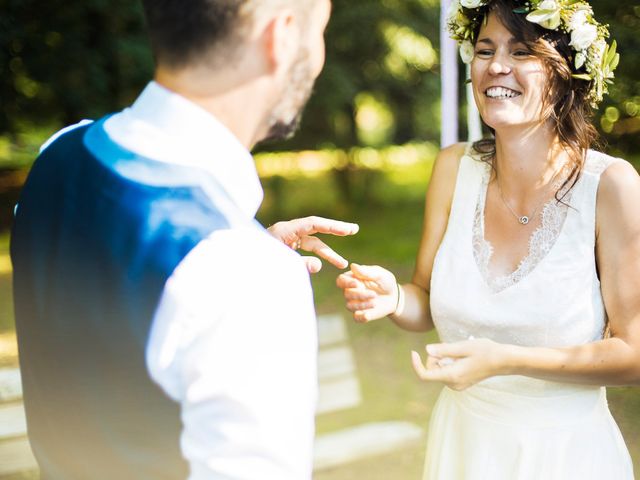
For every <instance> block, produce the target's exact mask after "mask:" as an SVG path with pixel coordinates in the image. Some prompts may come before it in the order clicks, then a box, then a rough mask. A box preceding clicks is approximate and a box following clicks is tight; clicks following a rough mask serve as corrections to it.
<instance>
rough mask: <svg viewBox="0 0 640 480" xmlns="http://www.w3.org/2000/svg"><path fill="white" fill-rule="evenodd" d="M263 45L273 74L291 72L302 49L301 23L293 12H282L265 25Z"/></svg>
mask: <svg viewBox="0 0 640 480" xmlns="http://www.w3.org/2000/svg"><path fill="white" fill-rule="evenodd" d="M262 35H263V45H264V49H265V54H266V59H267V64H268V66H269V68H270V70H271V72H272V73H273V74H276V75H279V74H282V73H284V72H287V71H289V67H290V66H291V65H292V64H293V62H294V61H295V59H296V58H297V56H298V51H299V49H300V41H301V39H300V36H301V32H300V23H299V21H298V19H297V18H296V16H295V14H294V12H293V11H292V10H289V9H287V10H282V11H281V12H279V13H278V14H277V15H275V16H273V17H272V18H271V20H270V21H269V22H268V23H267V24H266V25H265V28H264V30H263V34H262Z"/></svg>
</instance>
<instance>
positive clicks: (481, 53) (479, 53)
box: [476, 50, 493, 56]
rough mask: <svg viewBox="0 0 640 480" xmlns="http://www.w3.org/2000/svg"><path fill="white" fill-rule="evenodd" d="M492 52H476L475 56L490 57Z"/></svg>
mask: <svg viewBox="0 0 640 480" xmlns="http://www.w3.org/2000/svg"><path fill="white" fill-rule="evenodd" d="M492 53H493V52H492V51H491V50H478V51H477V52H476V55H480V56H488V55H491V54H492Z"/></svg>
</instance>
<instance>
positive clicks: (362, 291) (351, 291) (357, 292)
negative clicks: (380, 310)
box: [344, 288, 377, 301]
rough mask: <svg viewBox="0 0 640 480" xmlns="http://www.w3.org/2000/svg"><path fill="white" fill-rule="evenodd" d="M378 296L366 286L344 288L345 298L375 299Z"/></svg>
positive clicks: (357, 299) (358, 299)
mask: <svg viewBox="0 0 640 480" xmlns="http://www.w3.org/2000/svg"><path fill="white" fill-rule="evenodd" d="M376 297H377V294H376V293H375V292H372V291H371V290H368V289H366V288H346V289H345V290H344V298H345V299H346V300H356V301H366V300H373V299H374V298H376Z"/></svg>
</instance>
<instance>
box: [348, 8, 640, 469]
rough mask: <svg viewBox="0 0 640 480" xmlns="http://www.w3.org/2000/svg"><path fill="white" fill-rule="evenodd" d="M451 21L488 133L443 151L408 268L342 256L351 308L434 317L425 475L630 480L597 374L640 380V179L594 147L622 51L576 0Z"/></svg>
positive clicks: (430, 322)
mask: <svg viewBox="0 0 640 480" xmlns="http://www.w3.org/2000/svg"><path fill="white" fill-rule="evenodd" d="M449 30H450V32H451V33H452V35H453V37H454V38H455V39H457V40H459V41H460V42H461V53H462V56H463V59H465V60H466V61H468V62H470V63H471V83H472V86H473V91H474V96H475V100H476V103H477V105H478V108H479V110H480V113H481V116H482V119H483V121H484V122H485V123H486V125H488V126H489V127H490V129H491V131H492V133H494V137H493V138H491V139H485V140H482V141H480V142H477V143H475V144H473V145H468V146H466V145H456V146H453V147H450V148H446V149H444V150H442V151H441V152H440V154H439V155H438V157H437V160H436V163H435V166H434V169H433V174H432V179H431V181H430V185H429V189H428V193H427V198H426V211H425V218H424V230H423V235H422V240H421V243H420V249H419V253H418V258H417V261H416V268H415V274H414V276H413V279H412V281H411V282H410V283H407V284H404V285H399V284H398V283H397V282H396V279H395V276H394V275H393V274H392V273H391V272H389V271H388V270H385V269H383V268H382V267H379V266H361V265H356V264H354V265H352V267H351V270H350V271H349V272H347V273H344V274H342V275H341V276H340V277H339V278H338V280H337V283H338V286H339V287H340V288H342V289H343V290H344V296H345V299H346V304H347V308H348V309H349V310H350V311H351V312H353V316H354V318H355V320H356V321H358V322H362V323H366V322H369V321H372V320H375V319H379V318H383V317H385V316H387V315H388V316H389V317H390V318H391V320H392V321H393V322H395V323H396V324H397V325H398V326H399V327H401V328H404V329H407V330H413V331H426V330H429V329H431V328H433V327H435V328H436V329H437V331H438V334H439V336H440V339H441V341H442V342H443V343H440V344H433V345H428V346H427V348H426V350H427V358H426V362H425V363H423V362H422V360H421V358H420V356H419V354H418V353H416V352H413V354H412V355H413V366H414V369H415V370H416V372H417V374H418V375H419V377H420V378H421V379H422V380H424V381H427V382H431V381H439V382H443V383H444V384H445V388H444V389H443V390H442V393H441V395H440V397H439V399H438V402H437V405H436V407H435V409H434V412H433V416H432V418H431V422H430V431H429V439H428V445H427V454H426V465H425V474H424V475H425V476H424V478H425V479H440V480H456V479H466V480H469V479H491V480H500V479H502V480H523V479H532V480H534V479H545V480H549V479H557V480H560V479H562V480H566V479H594V480H595V479H603V478H611V479H616V480H626V479H632V478H633V467H632V462H631V458H630V456H629V453H628V451H627V448H626V446H625V443H624V440H623V438H622V436H621V434H620V431H619V429H618V427H617V425H616V423H615V421H614V420H613V418H612V417H611V414H610V412H609V409H608V406H607V400H606V392H605V388H604V387H603V385H634V384H635V385H637V384H640V294H639V293H638V292H640V177H639V176H638V174H637V173H636V171H635V170H634V169H633V167H632V166H631V165H630V164H629V163H627V162H626V161H624V160H620V159H614V158H612V157H609V156H607V155H605V154H603V153H600V152H597V151H595V150H591V149H590V147H591V145H593V143H594V142H595V140H596V131H595V129H594V127H593V126H592V124H591V123H590V118H591V112H592V109H593V107H595V106H596V105H597V104H598V103H599V102H600V101H601V100H602V97H603V95H604V94H605V93H606V89H607V83H608V82H609V80H610V79H611V78H612V77H613V75H612V72H613V70H614V69H615V67H616V65H617V61H618V55H617V54H616V53H615V43H613V44H612V45H610V46H609V45H607V43H606V39H607V37H608V31H607V29H606V27H604V26H602V25H600V24H599V23H598V22H597V21H596V20H595V19H594V17H593V11H592V9H591V6H590V5H589V4H588V3H586V2H585V1H584V0H578V1H573V2H567V1H564V0H544V1H540V0H530V1H529V2H524V1H523V0H462V5H460V4H459V3H455V5H454V6H453V9H452V12H451V16H450V19H449Z"/></svg>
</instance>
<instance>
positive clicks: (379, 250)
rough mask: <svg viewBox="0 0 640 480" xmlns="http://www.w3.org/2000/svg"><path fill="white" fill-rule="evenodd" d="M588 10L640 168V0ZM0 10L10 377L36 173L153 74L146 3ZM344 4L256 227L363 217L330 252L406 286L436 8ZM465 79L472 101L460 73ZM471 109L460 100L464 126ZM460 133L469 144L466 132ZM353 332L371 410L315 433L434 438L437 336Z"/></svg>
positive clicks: (1, 193) (346, 414)
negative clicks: (16, 281) (17, 258)
mask: <svg viewBox="0 0 640 480" xmlns="http://www.w3.org/2000/svg"><path fill="white" fill-rule="evenodd" d="M591 3H592V4H593V6H594V9H595V12H596V15H597V18H598V19H599V20H600V21H601V22H602V23H608V24H609V25H610V30H611V32H612V34H613V37H615V38H616V39H617V40H618V44H619V51H620V53H621V57H622V59H621V64H620V67H619V69H618V71H617V72H616V76H617V79H616V83H615V85H614V86H612V88H611V95H610V96H609V97H607V98H606V100H605V102H604V103H603V105H602V106H601V108H600V110H599V111H598V112H597V114H596V116H595V118H594V123H595V124H596V125H597V127H598V128H599V129H600V131H601V133H602V134H603V140H604V142H603V146H602V148H603V149H604V150H605V151H606V152H608V153H611V154H614V155H618V156H622V157H624V158H627V159H628V160H630V161H632V162H634V164H635V165H640V135H639V133H640V77H639V76H638V74H637V68H638V67H637V65H640V40H639V39H638V33H637V32H638V31H640V3H638V2H629V1H621V2H612V1H610V0H595V1H592V2H591ZM0 5H2V6H1V9H0V47H1V48H0V367H15V366H17V365H18V352H17V348H16V344H15V333H14V324H13V314H12V310H13V307H12V301H11V264H10V261H9V256H8V246H9V230H10V227H11V218H12V214H13V207H14V205H15V203H16V201H17V198H18V195H19V191H20V188H21V185H22V183H23V182H24V179H25V177H26V173H27V171H28V169H29V166H30V165H31V163H32V162H33V160H34V158H35V157H36V154H37V150H38V148H39V146H40V145H41V144H42V143H43V142H44V141H45V140H46V139H47V138H48V137H49V136H50V135H51V134H52V133H53V132H55V131H56V130H57V129H59V128H60V127H62V126H64V125H67V124H71V123H76V122H77V121H79V120H80V119H83V118H92V119H95V118H99V117H100V116H102V115H104V114H106V113H108V112H112V111H116V110H119V109H121V108H123V107H124V106H126V105H127V104H129V103H130V102H131V101H132V100H133V99H134V98H135V97H136V96H137V94H138V93H139V91H140V90H141V89H142V88H143V87H144V85H145V84H146V82H147V81H148V80H149V79H150V77H151V74H152V68H153V67H152V58H151V55H150V52H149V47H148V44H147V39H146V36H145V33H144V24H143V20H142V16H141V9H140V5H139V4H138V3H137V2H132V1H129V0H83V1H82V2H74V1H67V2H56V1H50V2H36V1H34V0H13V1H12V0H4V1H2V2H0ZM333 6H334V7H333V17H332V20H331V22H330V25H329V28H328V31H327V34H326V38H327V63H326V67H325V69H324V73H323V74H322V75H321V77H320V78H319V80H318V82H317V86H316V89H315V94H314V96H313V97H312V99H311V101H310V103H309V106H308V108H307V110H306V113H305V117H304V121H303V125H302V128H301V131H300V133H299V135H297V136H296V138H295V139H293V140H291V141H288V142H286V143H281V144H274V145H266V146H261V147H260V148H259V149H258V151H257V152H256V163H257V166H258V171H259V173H260V176H261V178H262V180H263V183H264V187H265V201H264V204H263V207H262V209H261V210H260V212H259V219H260V220H261V221H262V222H263V223H264V224H265V225H268V224H271V223H273V222H275V221H277V220H281V219H287V218H291V217H297V216H302V215H308V214H316V215H324V216H329V217H334V218H339V219H344V220H349V221H354V222H358V223H359V224H360V225H361V232H360V233H359V234H358V235H357V236H356V237H354V238H349V239H328V240H327V241H328V242H329V243H330V244H331V245H332V246H334V247H335V248H336V249H338V250H339V251H340V252H341V253H343V254H344V255H345V256H346V257H347V258H348V259H349V260H353V261H356V262H358V263H378V264H381V265H384V266H386V267H389V268H391V269H392V270H393V271H395V272H396V273H397V275H398V277H399V279H400V280H401V281H406V280H408V279H409V278H410V275H411V272H412V270H413V262H414V258H415V254H416V250H417V245H418V239H419V235H420V229H421V224H422V210H423V202H424V193H425V190H426V187H427V184H428V181H429V177H430V171H431V166H432V162H433V159H434V157H435V155H436V153H437V151H438V148H439V141H440V119H441V103H440V93H441V83H440V67H441V65H440V58H439V24H438V21H439V15H440V3H439V2H438V1H436V0H357V1H354V0H334V1H333ZM460 75H461V78H460V85H461V86H460V97H461V98H463V96H464V90H463V89H464V70H463V69H461V73H460ZM465 113H466V105H465V102H464V101H463V102H461V106H460V116H461V118H464V115H465ZM460 136H461V138H462V139H464V138H466V124H465V123H464V122H461V124H460ZM337 274H338V271H337V270H336V269H334V268H332V267H330V266H326V267H325V269H324V270H323V272H321V273H320V274H318V275H316V276H315V277H314V279H313V284H314V290H315V298H316V304H317V309H318V311H319V313H321V314H328V313H341V314H344V316H345V318H347V317H348V316H347V312H346V310H344V308H343V307H342V300H341V295H340V292H339V291H337V289H336V288H335V287H334V282H335V277H336V275H337ZM451 287H452V288H455V286H453V285H452V286H451ZM639 294H640V292H639ZM348 331H349V337H350V344H351V346H352V348H353V351H354V352H355V357H356V364H357V373H358V378H359V381H360V383H361V387H362V392H363V401H362V403H361V404H360V405H359V406H357V407H355V408H351V409H348V410H345V411H341V412H336V413H332V414H327V415H322V416H320V417H318V430H319V432H320V433H324V432H330V431H333V430H336V429H338V428H344V427H348V426H353V425H358V424H361V423H363V422H369V421H372V420H375V421H380V420H409V421H411V422H414V423H415V424H417V425H420V426H421V427H422V428H424V429H425V430H426V426H427V424H428V420H429V414H430V411H431V408H432V406H433V402H434V399H435V397H436V395H437V392H438V389H439V387H438V386H435V385H429V386H427V385H424V384H421V383H419V382H418V381H417V380H415V379H414V376H413V373H412V371H411V367H410V363H409V351H410V350H411V349H418V350H422V348H423V345H424V344H425V343H426V342H428V341H433V340H434V338H435V337H434V336H433V334H431V335H427V336H425V335H417V334H409V333H404V332H401V331H398V330H397V329H395V328H394V327H393V326H392V325H390V323H389V322H387V321H379V322H376V323H375V324H372V325H366V326H362V325H355V324H352V323H350V322H349V323H348ZM609 397H610V403H611V408H612V411H613V412H614V415H615V417H616V418H617V420H618V421H619V424H620V426H621V428H622V430H623V433H624V435H625V439H626V441H627V443H628V444H629V447H630V449H631V452H632V455H633V457H634V462H635V464H636V466H638V465H640V390H637V389H611V390H610V395H609ZM423 447H424V436H423V438H422V439H421V440H420V441H419V442H415V444H412V445H409V446H407V447H406V448H403V449H401V450H399V451H396V452H393V453H389V454H386V455H379V456H375V457H372V458H371V459H368V460H365V461H359V462H355V463H351V464H347V465H345V466H343V467H339V468H334V469H328V470H325V471H322V472H319V473H318V474H317V475H316V478H319V479H325V480H329V479H331V480H338V479H364V478H366V479H371V480H376V479H380V480H382V479H405V478H407V479H410V478H419V476H420V472H421V469H422V459H423ZM637 468H638V467H637ZM33 475H34V474H33V473H32V472H26V473H24V474H17V475H13V476H6V477H2V478H4V479H5V480H6V479H9V478H12V479H18V478H33Z"/></svg>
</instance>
